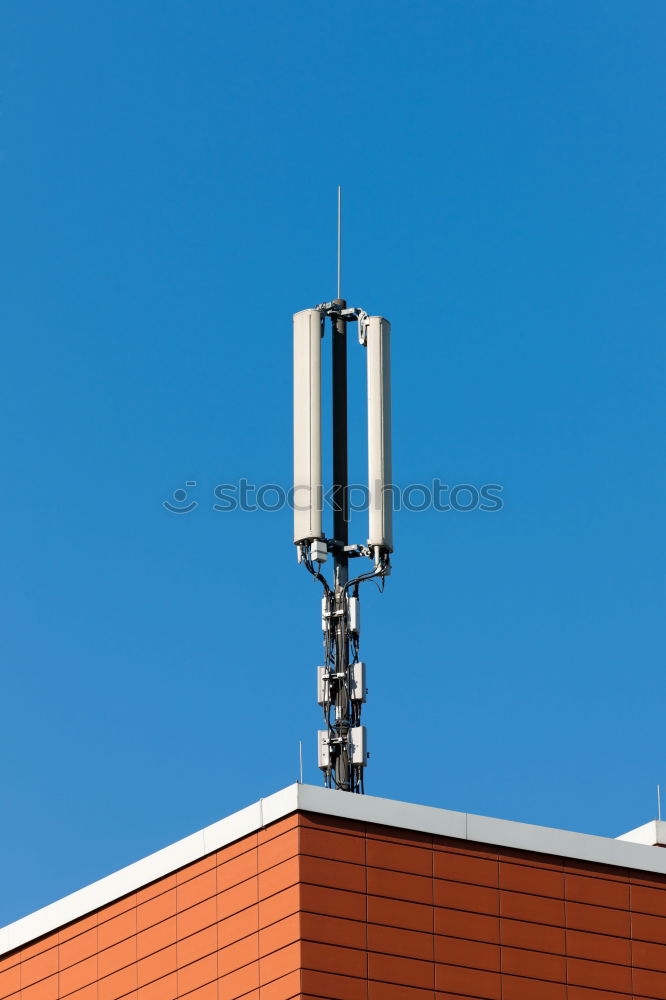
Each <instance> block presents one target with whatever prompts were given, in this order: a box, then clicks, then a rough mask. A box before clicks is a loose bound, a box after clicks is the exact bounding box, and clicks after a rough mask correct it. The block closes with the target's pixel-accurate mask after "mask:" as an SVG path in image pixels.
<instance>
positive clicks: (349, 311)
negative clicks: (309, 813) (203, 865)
mask: <svg viewBox="0 0 666 1000" xmlns="http://www.w3.org/2000/svg"><path fill="white" fill-rule="evenodd" d="M341 209H342V194H341V190H340V188H338V297H337V298H336V299H334V300H333V301H332V302H323V303H321V304H320V305H318V306H315V307H314V309H304V310H302V311H301V312H297V313H296V314H295V315H294V543H295V544H296V546H297V549H298V561H299V562H300V563H303V564H304V565H305V567H306V569H307V570H308V572H309V573H311V574H312V576H313V577H314V578H315V579H316V580H318V581H319V582H320V583H321V585H322V587H323V590H324V595H323V598H322V631H323V633H324V663H323V664H321V665H320V666H318V667H317V700H318V702H319V705H320V706H321V708H322V710H323V714H324V722H325V728H324V729H320V730H319V733H318V764H319V768H320V770H321V771H323V774H324V784H325V785H326V787H327V788H339V789H343V790H344V791H348V792H363V790H364V787H363V786H364V774H365V767H366V765H367V761H368V752H367V736H366V729H365V726H363V725H361V709H362V706H363V704H364V703H365V698H366V666H365V662H364V661H363V660H361V659H359V638H360V631H361V628H360V604H359V587H360V585H361V583H363V582H365V581H366V580H381V583H382V586H383V583H384V579H385V577H387V576H388V575H389V574H390V572H391V567H390V553H391V552H392V551H393V526H392V515H393V505H392V499H393V498H392V490H391V394H390V335H391V324H390V323H389V322H388V320H386V319H384V318H383V317H381V316H369V315H368V314H367V313H366V312H365V311H364V310H363V309H359V308H355V307H348V306H347V303H346V301H345V300H344V299H343V298H341V277H342V267H341V263H342V261H341V237H342V213H341ZM327 318H328V319H330V321H331V352H332V354H331V358H332V365H331V372H332V375H331V379H332V385H331V396H332V408H333V414H332V427H333V449H332V470H331V479H332V482H331V489H330V491H329V494H328V495H329V496H330V497H331V505H332V508H333V524H332V529H333V535H332V537H331V538H327V537H326V534H325V533H324V528H323V495H324V482H323V477H322V447H321V342H322V338H323V336H324V330H325V323H326V319H327ZM350 323H356V324H357V327H358V340H359V343H360V344H361V345H362V346H363V347H365V349H366V360H367V387H368V491H367V496H368V520H369V530H368V539H367V541H366V543H365V544H351V545H350V543H349V483H348V474H347V330H348V326H349V324H350ZM329 553H330V554H331V556H332V562H333V571H332V577H331V579H330V580H329V579H327V578H326V576H325V574H324V563H325V562H326V561H327V559H328V555H329ZM360 558H367V559H370V560H371V565H370V566H369V567H366V568H365V569H364V570H363V569H362V570H361V572H359V573H357V574H356V575H352V578H351V579H350V576H349V563H350V561H353V560H355V559H360ZM359 565H360V564H359Z"/></svg>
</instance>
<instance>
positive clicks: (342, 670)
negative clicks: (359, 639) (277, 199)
mask: <svg viewBox="0 0 666 1000" xmlns="http://www.w3.org/2000/svg"><path fill="white" fill-rule="evenodd" d="M333 304H334V305H335V306H337V308H338V309H344V308H346V305H347V303H346V302H345V300H344V299H336V300H335V302H334V303H333ZM332 344H333V347H332V376H333V386H332V388H333V538H334V540H335V547H334V550H333V565H334V573H335V611H336V612H337V615H336V617H335V673H336V675H337V677H336V681H335V733H336V738H337V740H338V742H337V743H336V744H335V754H334V770H335V784H336V787H337V788H343V789H346V790H347V791H352V780H353V779H352V774H351V769H350V767H349V751H348V742H347V741H348V734H349V728H350V717H349V710H350V706H349V698H348V677H347V673H348V669H349V642H348V638H347V626H346V621H345V597H344V592H343V587H344V585H345V584H346V582H347V580H348V572H349V570H348V558H347V554H346V552H344V551H343V546H345V545H347V544H348V543H349V496H348V469H347V324H346V322H345V320H344V319H342V318H340V317H338V316H334V317H333V337H332Z"/></svg>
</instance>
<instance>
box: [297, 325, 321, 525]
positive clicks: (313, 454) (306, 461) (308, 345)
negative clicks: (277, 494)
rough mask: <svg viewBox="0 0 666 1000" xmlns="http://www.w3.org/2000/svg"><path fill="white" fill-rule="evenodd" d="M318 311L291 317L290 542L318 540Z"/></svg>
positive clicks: (319, 523)
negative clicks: (291, 462)
mask: <svg viewBox="0 0 666 1000" xmlns="http://www.w3.org/2000/svg"><path fill="white" fill-rule="evenodd" d="M323 323H324V317H323V313H321V312H319V310H318V309H304V310H303V311H302V312H297V313H296V314H295V315H294V542H296V543H298V542H307V541H310V540H312V539H313V538H321V537H322V493H323V490H322V478H321V337H322V330H323Z"/></svg>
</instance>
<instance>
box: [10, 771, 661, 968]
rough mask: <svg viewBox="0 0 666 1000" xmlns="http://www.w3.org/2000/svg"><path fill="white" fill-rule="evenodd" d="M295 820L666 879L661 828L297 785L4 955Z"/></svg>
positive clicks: (68, 908)
mask: <svg viewBox="0 0 666 1000" xmlns="http://www.w3.org/2000/svg"><path fill="white" fill-rule="evenodd" d="M294 812H308V813H318V814H321V815H324V816H334V817H339V818H341V819H346V820H356V821H360V822H366V823H374V824H379V825H385V826H391V827H398V828H400V829H403V830H410V831H418V832H421V833H427V834H435V835H439V836H443V837H451V838H454V839H458V840H461V841H470V842H473V843H477V844H492V845H495V846H498V847H505V848H512V849H517V850H523V851H532V852H535V853H542V854H548V855H555V856H557V857H561V858H573V859H576V860H580V861H586V862H592V863H596V864H604V865H613V866H616V867H619V868H627V869H635V870H638V871H644V872H655V873H658V874H662V875H664V874H666V851H664V850H663V849H662V848H661V847H658V846H651V845H655V844H657V843H659V842H660V841H663V838H661V837H660V836H659V835H658V834H659V833H660V832H661V831H657V828H656V825H655V823H652V824H646V826H645V827H640V828H638V829H637V830H635V831H631V832H630V833H628V834H624V835H623V836H622V837H620V838H618V839H611V838H609V837H597V836H592V835H589V834H584V833H573V832H570V831H568V830H556V829H551V828H549V827H542V826H533V825H531V824H528V823H516V822H512V821H510V820H502V819H492V818H490V817H487V816H475V815H473V814H471V813H463V812H453V811H451V810H449V809H437V808H434V807H431V806H421V805H414V804H412V803H408V802H398V801H394V800H392V799H384V798H377V797H374V796H370V795H363V796H361V795H351V794H350V793H348V792H338V791H332V790H330V789H325V788H320V787H316V786H313V785H302V784H294V785H290V786H289V787H287V788H284V789H282V790H281V791H279V792H276V793H275V794H273V795H270V796H268V797H267V798H263V799H259V801H258V802H255V803H254V804H253V805H251V806H248V807H247V808H245V809H241V810H240V811H239V812H236V813H233V814H232V815H231V816H228V817H227V818H226V819H222V820H220V821H219V822H217V823H213V824H212V825H211V826H207V827H205V828H204V829H203V830H199V831H198V832H197V833H193V834H192V835H191V836H189V837H185V838H184V839H183V840H179V841H177V842H176V843H175V844H171V845H170V846H169V847H165V848H163V849H162V850H160V851H157V852H156V853H155V854H150V855H149V856H148V857H146V858H143V859H142V860H140V861H136V862H135V863H134V864H131V865H128V866H127V867H126V868H122V869H121V870H120V871H117V872H114V873H113V874H112V875H108V876H106V878H103V879H100V880H99V881H98V882H93V883H92V884H91V885H88V886H86V887H85V888H83V889H79V890H78V891H76V892H73V893H71V895H69V896H65V897H63V898H62V899H59V900H57V901H56V902H54V903H51V904H49V905H48V906H45V907H43V908H42V909H40V910H36V911H35V912H34V913H31V914H29V915H28V916H25V917H22V918H21V919H20V920H16V921H15V922H14V923H11V924H8V925H7V926H6V927H3V928H1V929H0V954H4V953H5V952H8V951H11V950H13V949H15V948H18V947H20V946H21V945H24V944H26V943H27V942H29V941H33V940H35V939H36V938H38V937H41V936H42V935H44V934H47V933H49V932H50V931H52V930H54V929H55V928H57V927H62V926H63V925H64V924H67V923H69V922H71V921H73V920H76V919H77V918H79V917H82V916H85V915H86V914H87V913H91V912H92V911H93V910H96V909H98V908H100V907H102V906H105V905H106V904H108V903H110V902H113V901H114V900H117V899H119V898H120V897H122V896H125V895H127V894H128V893H130V892H133V891H134V890H136V889H138V888H140V887H142V886H145V885H147V884H149V883H150V882H153V881H154V880H156V879H159V878H161V877H163V876H165V875H168V874H169V873H171V872H174V871H176V870H177V869H179V868H182V867H183V866H184V865H188V864H191V863H192V862H194V861H196V860H198V859H199V858H202V857H204V856H206V855H208V854H210V853H211V852H213V851H217V850H220V849H221V848H222V847H225V846H226V845H227V844H230V843H232V842H234V841H236V840H239V839H240V838H241V837H245V836H247V835H248V834H251V833H254V832H255V831H257V830H261V829H263V828H264V827H266V826H268V825H269V824H271V823H275V822H276V821H277V820H279V819H282V818H283V817H285V816H288V815H290V814H291V813H294ZM659 825H660V826H662V825H663V824H659ZM636 841H638V842H636Z"/></svg>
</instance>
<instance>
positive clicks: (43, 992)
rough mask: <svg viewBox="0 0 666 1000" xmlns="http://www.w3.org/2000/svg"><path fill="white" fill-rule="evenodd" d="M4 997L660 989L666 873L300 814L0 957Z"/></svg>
mask: <svg viewBox="0 0 666 1000" xmlns="http://www.w3.org/2000/svg"><path fill="white" fill-rule="evenodd" d="M0 998H2V1000H65V998H66V1000H121V998H122V1000H241V998H242V1000H292V998H303V1000H403V998H404V1000H462V998H468V1000H469V998H476V1000H629V998H631V1000H666V876H663V875H658V874H657V875H650V874H647V873H645V872H637V871H631V870H627V869H620V868H610V867H606V866H603V865H599V864H593V863H588V862H582V861H580V862H576V861H572V860H571V859H561V858H555V857H551V856H548V855H544V854H530V853H527V852H524V851H517V850H510V849H505V848H501V849H499V848H494V847H492V846H488V845H475V844H472V843H469V842H466V841H460V840H456V839H453V838H445V837H439V836H436V835H430V834H426V833H412V832H408V831H405V830H400V829H393V828H391V827H387V826H380V825H375V824H371V823H363V822H358V821H352V820H346V819H339V818H335V817H329V816H323V815H319V814H310V813H304V812H300V813H296V814H293V815H291V816H287V817H286V818H284V819H281V820H279V821H278V822H276V823H274V824H272V825H271V826H269V827H267V828H266V829H264V830H260V831H258V832H257V833H252V834H250V835H248V836H246V837H243V838H242V839H241V840H239V841H237V842H236V843H234V844H231V845H229V846H227V847H225V848H223V849H221V850H219V851H216V852H213V853H212V854H210V855H208V856H207V857H205V858H203V859H201V860H198V861H196V862H194V863H192V864H190V865H187V866H186V867H184V868H183V869H181V870H180V871H178V872H175V873H173V874H170V875H167V876H164V877H163V878H161V879H159V880H158V881H156V882H155V883H153V884H151V885H148V886H145V887H143V888H140V889H138V890H137V891H136V892H133V893H131V894H129V895H128V896H126V897H124V898H122V899H120V900H118V901H116V902H114V903H111V904H110V905H108V906H105V907H103V908H101V909H100V910H98V911H96V912H95V913H92V914H89V915H87V916H85V917H82V918H81V919H79V920H76V921H74V922H73V923H72V924H69V925H68V926H66V927H63V928H60V929H59V930H56V931H54V932H52V933H50V934H48V935H46V936H45V937H43V938H41V939H40V940H38V941H35V942H31V943H29V944H27V945H26V946H24V947H22V948H20V949H18V950H16V951H15V952H12V953H9V954H7V955H5V956H3V957H2V958H0Z"/></svg>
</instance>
